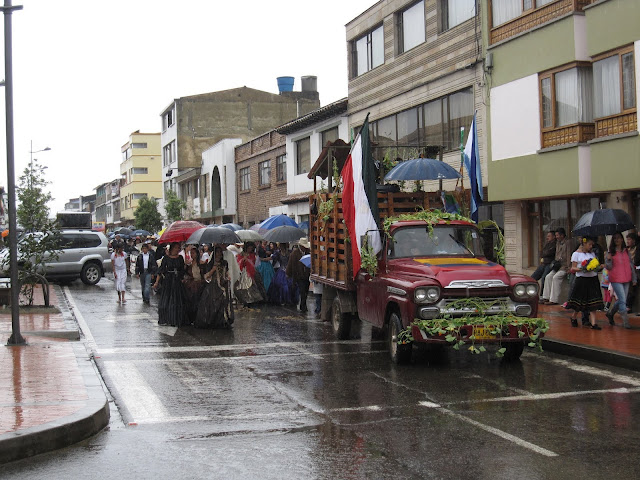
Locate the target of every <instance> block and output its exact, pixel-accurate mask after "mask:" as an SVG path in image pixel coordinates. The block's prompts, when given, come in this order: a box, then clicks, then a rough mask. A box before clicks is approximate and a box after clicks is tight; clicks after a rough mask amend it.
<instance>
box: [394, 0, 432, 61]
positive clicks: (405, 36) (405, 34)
mask: <svg viewBox="0 0 640 480" xmlns="http://www.w3.org/2000/svg"><path fill="white" fill-rule="evenodd" d="M397 19H398V52H399V53H402V52H406V51H407V50H411V49H412V48H413V47H415V46H417V45H420V44H421V43H424V41H425V39H426V29H425V24H424V21H425V20H424V19H425V15H424V0H422V1H420V2H418V3H414V4H413V5H412V6H410V7H409V8H407V9H406V10H403V11H402V12H400V13H398V16H397Z"/></svg>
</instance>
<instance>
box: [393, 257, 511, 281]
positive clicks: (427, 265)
mask: <svg viewBox="0 0 640 480" xmlns="http://www.w3.org/2000/svg"><path fill="white" fill-rule="evenodd" d="M389 270H390V271H393V272H394V273H395V274H396V275H398V276H405V275H409V276H412V277H415V276H417V277H432V278H435V279H436V280H438V282H439V283H440V285H441V286H442V287H447V286H449V284H450V283H451V282H452V281H454V280H456V281H465V280H474V281H483V280H492V281H501V282H502V283H504V284H505V285H509V284H510V281H511V280H510V278H509V274H508V273H507V271H506V269H505V268H504V267H503V266H502V265H499V264H497V263H494V262H490V261H488V260H487V259H485V258H478V257H476V258H471V257H421V258H403V259H398V260H391V261H390V262H389Z"/></svg>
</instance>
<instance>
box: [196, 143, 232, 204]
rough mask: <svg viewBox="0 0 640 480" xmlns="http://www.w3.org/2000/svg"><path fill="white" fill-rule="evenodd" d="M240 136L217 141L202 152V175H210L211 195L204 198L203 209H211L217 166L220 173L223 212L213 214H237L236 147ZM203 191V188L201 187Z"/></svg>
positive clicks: (209, 189) (209, 188) (209, 187)
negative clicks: (214, 175)
mask: <svg viewBox="0 0 640 480" xmlns="http://www.w3.org/2000/svg"><path fill="white" fill-rule="evenodd" d="M241 143H242V140H241V139H239V138H227V139H225V140H222V141H220V142H218V143H216V144H215V145H214V146H213V147H211V148H209V149H207V150H205V151H204V152H203V153H202V170H201V175H203V176H204V175H206V174H208V175H209V177H208V178H209V186H208V192H209V195H208V196H207V197H206V198H204V197H203V198H202V204H203V206H202V210H203V211H205V212H208V211H211V210H212V207H211V198H212V196H213V194H214V191H213V171H214V169H215V168H216V167H217V168H218V172H219V175H220V199H221V209H222V212H212V213H213V215H218V213H219V214H220V215H234V216H235V215H236V210H237V206H236V196H237V191H236V169H235V147H236V146H238V145H240V144H241ZM200 191H201V192H202V189H200Z"/></svg>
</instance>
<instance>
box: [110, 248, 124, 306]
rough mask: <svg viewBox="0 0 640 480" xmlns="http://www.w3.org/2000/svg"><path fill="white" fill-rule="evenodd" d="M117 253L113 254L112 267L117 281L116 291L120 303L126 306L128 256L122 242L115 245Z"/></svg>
mask: <svg viewBox="0 0 640 480" xmlns="http://www.w3.org/2000/svg"><path fill="white" fill-rule="evenodd" d="M114 249H115V251H114V252H113V253H112V254H111V265H112V266H113V278H114V279H115V281H116V291H117V292H118V303H120V304H122V305H124V304H125V303H127V301H126V300H125V299H124V292H126V290H127V254H126V253H124V244H123V243H122V242H119V243H116V244H115V245H114Z"/></svg>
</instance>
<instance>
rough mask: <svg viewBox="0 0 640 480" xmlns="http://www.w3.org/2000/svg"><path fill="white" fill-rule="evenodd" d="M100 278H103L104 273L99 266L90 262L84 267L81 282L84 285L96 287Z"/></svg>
mask: <svg viewBox="0 0 640 480" xmlns="http://www.w3.org/2000/svg"><path fill="white" fill-rule="evenodd" d="M100 277H102V271H101V270H100V266H99V265H97V264H95V263H93V262H89V263H85V264H84V265H83V266H82V271H81V272H80V280H82V283H84V284H85V285H95V284H96V283H98V282H99V281H100Z"/></svg>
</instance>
